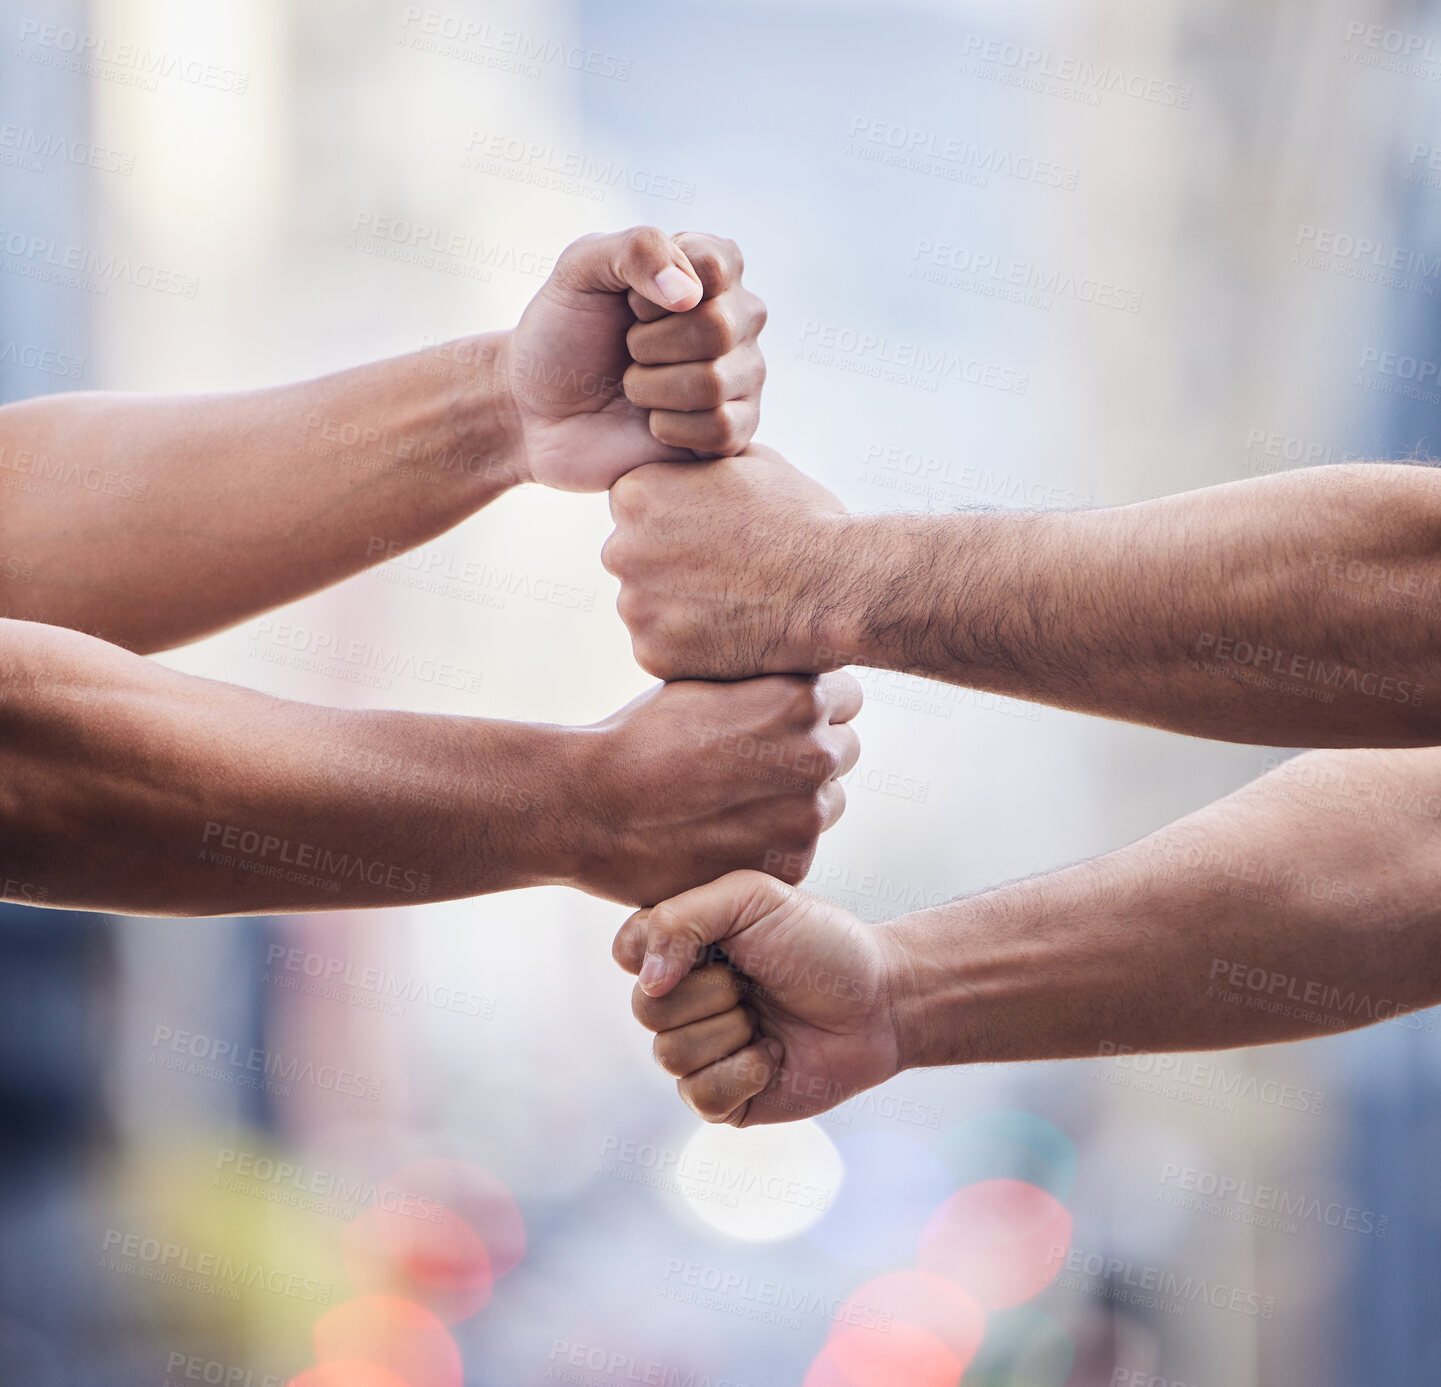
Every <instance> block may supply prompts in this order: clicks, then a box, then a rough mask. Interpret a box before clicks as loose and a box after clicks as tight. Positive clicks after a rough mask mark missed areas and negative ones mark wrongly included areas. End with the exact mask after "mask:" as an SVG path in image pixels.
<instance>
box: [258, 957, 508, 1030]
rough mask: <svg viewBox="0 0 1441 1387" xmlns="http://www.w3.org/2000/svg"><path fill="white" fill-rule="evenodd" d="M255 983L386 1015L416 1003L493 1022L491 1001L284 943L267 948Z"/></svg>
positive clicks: (446, 985)
mask: <svg viewBox="0 0 1441 1387" xmlns="http://www.w3.org/2000/svg"><path fill="white" fill-rule="evenodd" d="M260 980H261V982H265V983H270V984H271V985H272V986H275V987H280V988H284V989H286V990H289V991H293V992H298V993H301V994H303V995H305V996H315V997H325V998H330V999H332V1000H335V1001H343V1002H346V1003H347V1004H348V1005H350V1006H356V1007H362V1008H364V1009H366V1010H369V1011H382V1012H385V1013H386V1014H387V1015H390V1016H404V1015H405V1009H406V1007H407V1006H409V1005H410V1003H412V1002H418V1003H419V1004H420V1005H421V1006H425V1007H432V1008H434V1009H435V1010H436V1011H444V1012H450V1013H452V1014H453V1015H456V1016H471V1017H478V1018H479V1019H480V1020H482V1021H492V1020H494V1019H495V1003H496V999H495V998H494V997H485V996H482V995H481V994H480V993H478V992H472V991H470V990H469V989H468V988H462V987H454V986H451V985H449V984H447V983H430V982H427V981H425V979H423V978H417V977H414V976H408V975H401V974H397V973H395V972H393V971H392V970H391V969H389V968H378V967H376V966H374V965H367V966H364V967H362V966H359V965H357V964H355V963H354V962H353V961H352V960H350V959H345V958H336V957H335V956H334V955H329V954H322V953H320V952H319V951H317V950H315V949H301V948H297V947H294V946H288V945H285V944H271V945H270V946H269V947H268V948H267V949H266V951H265V972H264V973H263V974H262V975H261V979H260Z"/></svg>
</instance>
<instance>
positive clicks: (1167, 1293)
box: [1046, 1243, 1276, 1320]
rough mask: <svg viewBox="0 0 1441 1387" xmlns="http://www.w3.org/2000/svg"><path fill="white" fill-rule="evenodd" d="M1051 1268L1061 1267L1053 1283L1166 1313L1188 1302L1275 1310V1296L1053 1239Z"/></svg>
mask: <svg viewBox="0 0 1441 1387" xmlns="http://www.w3.org/2000/svg"><path fill="white" fill-rule="evenodd" d="M1046 1265H1047V1267H1057V1266H1058V1267H1060V1268H1061V1272H1060V1274H1059V1275H1058V1276H1057V1277H1056V1279H1055V1281H1054V1282H1053V1283H1052V1284H1053V1285H1056V1286H1060V1287H1062V1288H1063V1289H1065V1290H1073V1291H1089V1292H1091V1293H1092V1294H1095V1295H1100V1296H1102V1297H1104V1298H1105V1299H1107V1300H1118V1301H1122V1302H1125V1303H1127V1304H1130V1305H1139V1306H1142V1307H1143V1308H1145V1309H1148V1310H1159V1311H1161V1312H1162V1313H1163V1314H1168V1315H1183V1314H1185V1312H1186V1309H1187V1307H1188V1306H1191V1305H1208V1306H1210V1307H1211V1308H1212V1309H1213V1310H1227V1311H1230V1312H1232V1313H1233V1314H1237V1315H1245V1316H1248V1317H1249V1318H1251V1319H1263V1320H1269V1319H1270V1318H1271V1317H1272V1316H1273V1315H1274V1314H1275V1313H1276V1300H1275V1297H1274V1296H1268V1295H1262V1294H1261V1293H1260V1292H1259V1291H1248V1290H1246V1289H1244V1288H1243V1287H1240V1286H1231V1285H1228V1284H1226V1283H1225V1282H1224V1281H1209V1280H1207V1279H1206V1278H1205V1277H1203V1276H1193V1275H1191V1274H1189V1273H1188V1274H1187V1275H1185V1276H1182V1275H1181V1274H1180V1273H1179V1272H1175V1271H1171V1270H1169V1269H1168V1268H1166V1267H1160V1266H1152V1265H1150V1264H1148V1263H1137V1262H1133V1261H1131V1260H1130V1259H1129V1258H1126V1257H1115V1256H1111V1257H1104V1256H1102V1255H1101V1254H1100V1253H1099V1252H1085V1251H1083V1250H1082V1249H1081V1248H1078V1247H1072V1248H1065V1247H1062V1246H1060V1245H1059V1244H1055V1243H1053V1244H1052V1245H1051V1248H1050V1250H1049V1251H1048V1252H1047V1253H1046Z"/></svg>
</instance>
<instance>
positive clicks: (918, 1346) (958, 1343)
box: [806, 1271, 985, 1387]
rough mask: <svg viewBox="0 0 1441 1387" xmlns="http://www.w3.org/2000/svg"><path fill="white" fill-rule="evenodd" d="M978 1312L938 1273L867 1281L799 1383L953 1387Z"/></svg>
mask: <svg viewBox="0 0 1441 1387" xmlns="http://www.w3.org/2000/svg"><path fill="white" fill-rule="evenodd" d="M984 1332H985V1315H984V1314H983V1313H982V1310H981V1307H980V1305H979V1304H978V1303H977V1301H976V1299H975V1297H974V1296H972V1295H970V1294H969V1293H968V1292H967V1291H964V1290H962V1289H961V1287H959V1286H957V1285H956V1284H955V1283H954V1282H952V1281H948V1280H946V1279H945V1278H944V1277H940V1276H934V1275H931V1274H930V1273H928V1272H924V1271H897V1272H891V1273H889V1274H887V1275H885V1276H878V1277H875V1278H874V1279H873V1280H870V1281H867V1282H866V1283H865V1285H863V1286H861V1287H859V1288H858V1289H857V1290H856V1291H855V1292H853V1293H852V1295H851V1296H850V1298H849V1299H848V1300H847V1301H846V1303H845V1304H844V1305H843V1306H842V1307H841V1309H840V1312H839V1313H838V1314H837V1316H836V1319H835V1324H834V1325H833V1326H832V1328H831V1332H830V1337H829V1338H828V1339H827V1342H826V1346H825V1348H824V1349H823V1350H822V1352H821V1353H820V1355H819V1356H818V1357H817V1358H816V1360H815V1361H814V1362H813V1363H812V1364H811V1370H810V1374H809V1375H808V1376H807V1377H806V1384H807V1387H889V1384H892V1383H906V1384H912V1383H914V1384H919V1385H920V1387H932V1384H934V1387H942V1384H944V1387H955V1384H956V1381H957V1380H958V1379H959V1377H960V1375H961V1373H962V1372H963V1371H964V1370H965V1368H966V1365H967V1364H968V1363H970V1361H971V1359H972V1358H973V1357H974V1356H975V1353H976V1350H977V1348H978V1347H979V1346H980V1343H981V1338H982V1335H983V1334H984Z"/></svg>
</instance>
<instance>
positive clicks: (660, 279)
mask: <svg viewBox="0 0 1441 1387" xmlns="http://www.w3.org/2000/svg"><path fill="white" fill-rule="evenodd" d="M742 268H743V266H742V261H741V254H740V250H739V248H738V247H737V246H736V244H735V242H733V241H727V240H724V239H722V238H720V237H718V236H708V235H704V234H702V233H700V232H693V231H688V232H683V233H681V234H680V235H678V236H674V237H672V236H667V235H666V234H665V233H664V232H662V231H659V230H657V229H656V228H655V227H653V226H639V227H634V228H632V229H631V230H629V231H619V232H613V233H608V234H598V235H592V236H583V237H582V238H581V239H580V240H578V241H576V242H575V243H574V244H572V245H570V246H568V247H567V248H566V249H565V251H563V252H562V254H561V256H560V258H559V260H557V262H556V266H555V269H554V271H552V273H551V276H550V278H549V279H548V280H546V282H545V283H544V284H543V285H542V286H541V288H540V291H539V293H537V294H536V296H535V298H534V299H532V300H531V302H530V304H529V305H528V306H527V308H526V310H525V312H524V313H523V314H522V315H521V319H520V323H519V324H518V325H517V327H516V328H515V331H514V332H512V333H511V334H510V335H509V337H508V339H507V340H506V342H505V343H504V345H503V346H502V347H501V349H500V355H499V360H498V366H497V369H498V378H499V380H500V381H501V382H502V383H503V386H504V388H505V389H506V390H507V392H508V394H509V397H510V399H511V401H512V402H513V406H514V409H513V416H514V423H513V434H514V440H513V446H514V452H515V457H514V465H515V471H516V473H517V474H518V475H519V476H520V477H522V478H524V479H525V480H529V481H537V482H542V483H544V484H545V485H546V486H553V487H558V488H560V489H561V490H562V491H605V490H607V489H608V488H609V487H610V486H612V485H613V484H614V482H615V481H616V480H617V478H619V477H621V476H623V475H624V474H625V473H626V472H629V471H630V470H631V468H633V467H639V466H641V465H642V464H643V463H647V462H659V461H673V462H674V461H690V460H693V459H694V458H695V456H696V455H697V454H702V455H715V454H721V453H729V452H734V451H737V450H739V449H741V448H744V447H745V445H746V444H747V443H748V442H749V441H750V438H751V436H752V434H754V433H755V428H756V422H757V420H758V418H759V416H760V392H761V385H762V383H763V382H764V380H765V362H764V360H763V358H762V356H761V351H760V347H759V345H758V344H757V342H756V338H757V336H758V335H759V333H760V330H761V328H762V327H764V326H765V319H766V311H765V305H764V304H763V303H762V302H761V301H760V299H758V298H757V297H756V296H755V295H754V294H752V293H751V292H750V291H749V290H748V289H746V288H744V287H743V286H742V284H741V271H742Z"/></svg>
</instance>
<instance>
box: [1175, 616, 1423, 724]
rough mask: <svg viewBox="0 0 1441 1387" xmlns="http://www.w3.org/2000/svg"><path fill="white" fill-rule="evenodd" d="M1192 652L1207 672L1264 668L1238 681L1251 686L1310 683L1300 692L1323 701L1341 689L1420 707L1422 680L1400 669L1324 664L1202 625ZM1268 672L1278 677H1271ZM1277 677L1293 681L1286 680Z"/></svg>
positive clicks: (1281, 687)
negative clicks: (1390, 671) (1257, 676)
mask: <svg viewBox="0 0 1441 1387" xmlns="http://www.w3.org/2000/svg"><path fill="white" fill-rule="evenodd" d="M1191 654H1192V657H1193V659H1192V663H1193V664H1194V665H1196V666H1197V667H1198V668H1201V669H1204V670H1205V672H1206V673H1208V674H1212V673H1217V672H1220V673H1226V672H1227V667H1228V666H1231V667H1234V668H1236V669H1244V670H1245V671H1247V672H1248V673H1249V672H1250V671H1253V670H1254V671H1257V672H1260V673H1264V675H1265V677H1264V678H1262V679H1261V680H1259V681H1242V682H1254V683H1255V684H1256V687H1260V688H1267V689H1273V690H1276V691H1278V692H1283V693H1286V692H1294V691H1295V686H1296V685H1301V686H1305V685H1311V686H1313V687H1312V688H1310V689H1306V690H1305V692H1306V693H1308V694H1315V695H1320V696H1319V697H1318V699H1317V701H1319V702H1323V703H1330V702H1333V701H1334V699H1335V692H1336V691H1344V692H1348V693H1356V694H1361V695H1362V696H1364V697H1366V698H1377V699H1381V700H1382V701H1383V702H1387V703H1409V704H1410V705H1411V706H1412V707H1413V708H1419V707H1420V706H1421V699H1422V696H1423V695H1424V694H1425V692H1426V687H1425V685H1424V684H1419V683H1417V682H1416V681H1415V680H1412V679H1403V678H1401V677H1400V676H1399V675H1394V674H1380V673H1377V672H1376V671H1374V670H1362V669H1359V668H1357V667H1356V666H1354V665H1343V664H1341V663H1340V662H1337V663H1335V664H1329V663H1328V662H1327V661H1326V660H1323V659H1319V658H1317V657H1315V656H1312V655H1299V654H1290V653H1288V652H1287V651H1285V650H1283V649H1280V648H1279V647H1272V646H1269V645H1264V644H1262V643H1261V642H1259V641H1248V640H1244V639H1242V638H1240V637H1237V636H1227V635H1221V634H1219V633H1217V632H1214V631H1202V632H1201V633H1200V635H1198V636H1197V637H1196V644H1195V645H1194V646H1193V647H1192V651H1191ZM1272 675H1274V676H1277V678H1271V677H1270V676H1272ZM1278 680H1290V681H1293V683H1292V685H1291V686H1288V685H1287V684H1285V683H1283V682H1278ZM1326 695H1329V696H1326Z"/></svg>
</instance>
